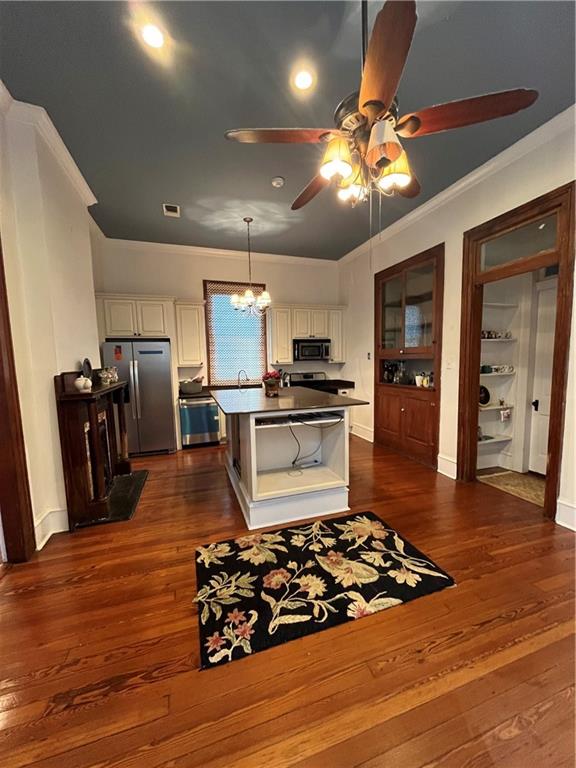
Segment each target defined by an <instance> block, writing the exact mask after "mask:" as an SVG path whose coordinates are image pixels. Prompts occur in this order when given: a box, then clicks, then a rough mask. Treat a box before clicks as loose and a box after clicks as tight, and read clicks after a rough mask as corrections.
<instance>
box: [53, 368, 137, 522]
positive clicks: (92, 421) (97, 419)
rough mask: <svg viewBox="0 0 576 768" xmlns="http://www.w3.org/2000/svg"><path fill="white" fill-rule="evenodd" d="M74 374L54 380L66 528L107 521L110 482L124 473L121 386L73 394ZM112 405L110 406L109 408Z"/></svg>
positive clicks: (126, 463) (110, 516)
mask: <svg viewBox="0 0 576 768" xmlns="http://www.w3.org/2000/svg"><path fill="white" fill-rule="evenodd" d="M77 376H78V372H69V373H61V374H60V375H58V376H55V377H54V387H55V390H56V403H57V410H58V425H59V428H60V444H61V448H62V462H63V466H64V481H65V485H66V501H67V506H68V522H69V527H70V530H71V531H72V530H74V529H75V528H78V527H80V526H84V525H93V524H96V523H104V522H111V521H112V520H115V519H127V518H126V517H121V516H120V517H118V515H117V514H115V511H114V510H113V508H112V507H113V505H112V504H111V500H112V496H113V486H114V481H115V478H116V477H117V476H119V475H129V474H130V473H131V465H130V461H129V459H128V438H127V434H126V417H125V413H124V400H125V396H126V391H127V382H125V381H119V382H117V383H116V384H110V385H108V386H102V385H97V386H94V387H93V388H92V389H91V390H84V391H82V392H78V391H77V390H76V389H75V387H74V381H75V379H76V378H77ZM115 406H116V407H115Z"/></svg>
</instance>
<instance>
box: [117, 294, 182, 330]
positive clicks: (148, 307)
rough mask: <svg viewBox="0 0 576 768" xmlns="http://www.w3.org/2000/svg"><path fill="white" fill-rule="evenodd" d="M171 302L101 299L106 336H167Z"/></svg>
mask: <svg viewBox="0 0 576 768" xmlns="http://www.w3.org/2000/svg"><path fill="white" fill-rule="evenodd" d="M170 306H171V302H170V301H161V300H155V299H124V298H112V297H108V298H103V308H104V334H105V335H106V336H168V335H169V333H168V313H169V311H170Z"/></svg>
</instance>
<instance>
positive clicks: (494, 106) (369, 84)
mask: <svg viewBox="0 0 576 768" xmlns="http://www.w3.org/2000/svg"><path fill="white" fill-rule="evenodd" d="M415 26H416V3H415V2H414V0H387V2H385V3H384V5H383V7H382V9H381V10H380V12H379V13H378V15H377V17H376V21H375V23H374V28H373V29H372V36H371V38H370V43H369V44H368V45H367V44H366V43H367V39H368V3H367V0H362V80H361V83H360V90H359V91H357V92H355V93H352V94H351V95H350V96H348V97H347V98H345V99H344V100H343V101H342V102H341V103H340V104H339V105H338V107H337V108H336V112H335V113H334V122H335V124H336V128H239V129H234V130H230V131H226V134H225V136H226V138H227V139H230V140H231V141H238V142H241V143H247V144H270V143H271V144H298V143H300V144H316V143H320V142H326V150H325V153H324V157H323V160H322V164H321V166H320V169H319V172H318V173H317V174H316V176H314V178H313V179H312V181H310V183H309V184H308V185H307V186H306V187H305V188H304V189H303V190H302V192H301V193H300V194H299V195H298V197H297V198H296V200H294V202H293V203H292V210H297V209H298V208H302V207H303V206H304V205H306V203H309V202H310V200H312V199H313V198H314V197H316V195H317V194H318V193H319V192H321V191H322V190H323V189H324V188H325V187H327V186H328V185H329V184H330V183H331V182H332V181H335V182H336V185H337V187H338V196H339V197H340V198H341V199H342V200H347V201H349V202H350V203H352V205H356V204H357V203H358V202H361V201H363V200H366V199H367V198H368V197H369V194H370V191H371V190H372V189H374V190H376V191H378V192H380V193H383V194H386V195H393V194H396V193H397V194H400V195H402V196H403V197H416V196H417V195H418V194H419V193H420V184H419V182H418V179H417V178H416V176H415V175H414V173H413V171H412V169H411V167H410V163H409V161H408V157H407V155H406V152H405V150H404V148H403V147H402V144H401V142H400V139H412V138H416V137H418V136H426V135H428V134H431V133H439V132H440V131H447V130H449V129H451V128H461V127H463V126H466V125H473V124H474V123H482V122H484V121H485V120H493V119H495V118H497V117H504V116H505V115H512V114H514V113H515V112H519V111H520V110H522V109H525V108H526V107H529V106H530V105H531V104H533V103H534V102H535V101H536V99H537V98H538V91H535V90H528V89H525V88H516V89H514V90H511V91H501V92H499V93H490V94H487V95H485V96H474V97H472V98H469V99H462V100H459V101H451V102H447V103H445V104H437V105H435V106H433V107H425V108H424V109H420V110H419V111H417V112H410V113H408V114H406V115H402V116H401V117H399V111H398V99H397V96H396V92H397V90H398V84H399V82H400V78H401V76H402V71H403V69H404V64H405V62H406V58H407V56H408V52H409V50H410V45H411V42H412V36H413V34H414V28H415Z"/></svg>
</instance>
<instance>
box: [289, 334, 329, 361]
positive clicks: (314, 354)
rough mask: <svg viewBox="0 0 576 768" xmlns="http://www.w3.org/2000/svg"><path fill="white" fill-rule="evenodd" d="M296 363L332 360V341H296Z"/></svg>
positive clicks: (294, 342)
mask: <svg viewBox="0 0 576 768" xmlns="http://www.w3.org/2000/svg"><path fill="white" fill-rule="evenodd" d="M293 344H294V361H296V360H298V361H303V360H330V339H294V341H293Z"/></svg>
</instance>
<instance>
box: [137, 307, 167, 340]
mask: <svg viewBox="0 0 576 768" xmlns="http://www.w3.org/2000/svg"><path fill="white" fill-rule="evenodd" d="M136 312H137V316H138V331H139V334H140V336H166V335H167V323H166V303H165V302H163V301H137V302H136Z"/></svg>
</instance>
